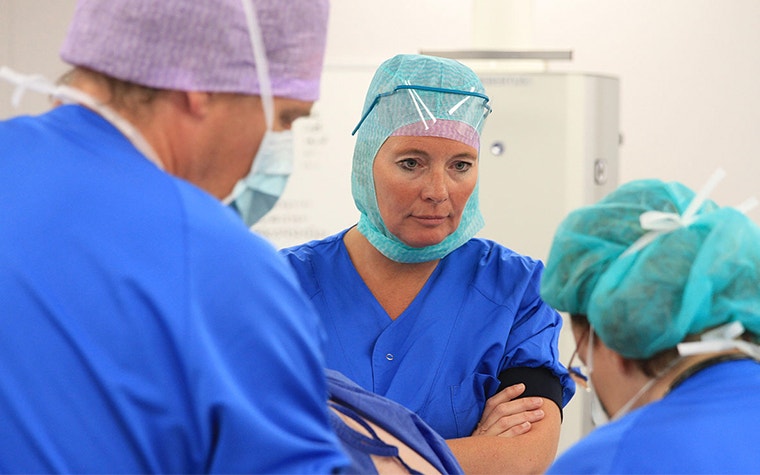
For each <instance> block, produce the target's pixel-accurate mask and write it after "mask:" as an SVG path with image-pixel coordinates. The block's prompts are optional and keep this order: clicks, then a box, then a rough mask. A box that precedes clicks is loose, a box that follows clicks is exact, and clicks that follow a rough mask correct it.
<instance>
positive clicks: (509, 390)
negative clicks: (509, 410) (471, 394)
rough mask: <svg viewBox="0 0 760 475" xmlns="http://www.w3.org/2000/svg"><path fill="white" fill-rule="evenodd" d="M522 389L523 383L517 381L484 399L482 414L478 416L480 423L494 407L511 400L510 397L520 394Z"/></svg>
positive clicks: (523, 387)
mask: <svg viewBox="0 0 760 475" xmlns="http://www.w3.org/2000/svg"><path fill="white" fill-rule="evenodd" d="M524 391H525V385H524V384H523V383H518V384H513V385H512V386H507V387H506V388H504V389H502V390H501V391H499V392H498V393H496V394H494V395H493V396H491V397H490V398H488V400H487V401H486V407H485V408H484V409H483V415H482V416H480V423H483V421H484V420H485V419H487V418H488V416H489V415H490V414H491V412H492V411H493V410H494V408H495V407H498V405H499V404H503V403H505V402H508V401H511V400H512V399H514V398H516V397H518V396H519V395H520V394H522V393H523V392H524Z"/></svg>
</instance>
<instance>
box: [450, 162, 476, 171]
mask: <svg viewBox="0 0 760 475" xmlns="http://www.w3.org/2000/svg"><path fill="white" fill-rule="evenodd" d="M470 168H472V163H470V162H456V163H455V164H454V169H455V170H456V171H458V172H464V171H467V170H469V169H470Z"/></svg>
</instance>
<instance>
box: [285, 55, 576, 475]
mask: <svg viewBox="0 0 760 475" xmlns="http://www.w3.org/2000/svg"><path fill="white" fill-rule="evenodd" d="M490 112H491V107H490V105H489V99H488V97H487V96H486V94H485V90H484V87H483V85H482V83H481V81H480V80H479V78H478V77H477V75H476V74H475V73H474V72H473V71H472V70H471V69H470V68H468V67H466V66H465V65H463V64H461V63H459V62H457V61H454V60H451V59H445V58H440V57H432V56H426V55H397V56H394V57H393V58H390V59H389V60H387V61H385V62H383V63H382V64H381V65H380V66H379V68H378V69H377V71H376V73H375V75H374V78H373V80H372V82H371V84H370V86H369V90H368V92H367V96H366V100H365V103H364V106H363V109H362V114H361V116H360V120H359V122H358V125H357V126H356V128H355V130H354V134H355V135H356V146H355V151H354V157H353V169H352V192H353V197H354V201H355V203H356V206H357V208H358V209H359V211H360V218H359V221H358V224H356V225H354V226H351V227H349V228H348V229H346V230H343V231H341V232H340V233H338V234H336V235H334V236H330V237H327V238H325V239H322V240H318V241H312V242H309V243H305V244H302V245H298V246H294V247H291V248H287V249H283V250H282V251H281V252H282V253H283V255H284V256H286V257H287V259H288V260H289V261H290V263H291V264H292V266H293V268H294V269H295V270H296V273H297V274H298V277H299V279H300V281H301V284H302V286H303V288H304V289H305V291H306V293H307V294H308V296H309V297H310V299H311V301H312V303H313V304H314V305H315V306H316V308H317V310H318V312H319V314H320V316H321V317H322V320H323V322H324V326H325V329H326V331H327V333H328V345H327V366H328V367H329V368H331V369H335V370H338V371H340V372H342V373H343V374H345V375H346V376H347V377H349V378H350V379H352V380H353V381H355V382H357V383H358V384H359V385H360V386H362V387H364V388H366V389H368V390H370V391H373V392H375V393H377V394H380V395H382V396H385V397H388V398H390V399H392V400H394V401H396V402H399V403H401V404H403V405H404V406H406V407H408V408H410V409H411V410H413V411H415V412H416V413H417V414H419V415H420V416H421V417H422V419H423V420H425V421H426V422H427V423H428V424H429V425H431V426H432V427H433V428H434V429H435V430H437V431H438V432H439V433H440V434H441V435H442V436H443V437H444V438H445V439H447V442H448V443H449V446H450V447H451V448H452V450H453V452H454V454H455V455H456V456H457V458H458V460H459V462H460V464H461V465H462V468H463V469H464V471H465V472H479V473H498V472H510V473H524V472H541V471H543V470H545V469H546V468H547V467H548V466H549V464H550V463H551V461H552V460H553V459H554V456H555V453H556V450H557V444H558V438H559V430H560V420H561V408H562V407H564V405H565V404H566V403H567V402H568V401H569V399H570V398H571V397H572V394H573V392H574V388H575V387H574V384H573V382H572V380H571V378H570V377H569V375H568V373H567V371H566V369H565V368H564V367H563V366H562V365H561V363H560V362H559V361H558V350H557V342H558V336H559V331H560V327H561V323H562V319H561V317H560V315H559V314H558V313H557V312H556V311H555V310H553V309H552V308H551V307H549V306H548V305H547V304H545V303H544V302H543V301H542V300H541V298H540V296H539V293H538V285H539V281H540V277H541V273H542V270H543V265H542V264H541V262H539V261H537V260H534V259H531V258H529V257H526V256H522V255H519V254H517V253H515V252H513V251H511V250H509V249H507V248H506V247H504V246H502V245H499V244H497V243H495V242H493V241H489V240H485V239H480V238H476V237H474V236H475V234H476V233H477V232H478V231H479V230H480V229H481V228H482V226H483V218H482V216H481V214H480V211H479V209H478V163H479V157H478V152H479V143H480V132H481V130H482V127H483V124H484V121H485V120H486V118H487V116H488V115H489V113H490Z"/></svg>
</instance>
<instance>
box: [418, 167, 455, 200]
mask: <svg viewBox="0 0 760 475" xmlns="http://www.w3.org/2000/svg"><path fill="white" fill-rule="evenodd" d="M422 193H423V194H422V198H423V199H425V200H427V201H432V202H433V203H436V204H439V203H443V202H444V201H446V200H447V199H448V198H449V188H448V185H447V184H446V173H445V172H442V171H441V172H436V171H433V172H431V173H430V175H428V180H427V183H426V184H425V188H424V189H423V191H422Z"/></svg>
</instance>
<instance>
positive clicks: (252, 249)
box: [0, 106, 347, 473]
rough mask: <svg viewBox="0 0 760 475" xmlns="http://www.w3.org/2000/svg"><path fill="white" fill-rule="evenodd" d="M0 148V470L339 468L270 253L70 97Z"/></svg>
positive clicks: (303, 313)
mask: <svg viewBox="0 0 760 475" xmlns="http://www.w3.org/2000/svg"><path fill="white" fill-rule="evenodd" d="M0 142H2V143H3V147H0V170H1V172H0V197H2V199H3V201H4V202H7V203H8V206H7V207H5V208H4V214H5V216H4V218H7V219H9V220H10V222H14V223H15V225H14V226H13V227H4V226H0V281H3V282H4V284H3V285H2V286H0V302H1V303H0V313H3V314H14V315H19V316H20V315H23V316H24V318H19V319H15V321H14V322H13V324H12V325H11V324H10V323H9V324H8V325H6V327H5V329H4V332H3V335H0V342H2V345H0V346H2V348H0V359H3V360H4V361H8V362H9V363H8V365H9V368H13V371H11V370H10V369H9V370H8V371H7V372H5V373H4V377H3V378H2V381H0V393H6V391H11V389H8V388H13V389H12V391H13V392H19V391H20V394H23V397H19V398H16V399H15V400H13V401H9V400H6V399H3V398H0V418H2V419H3V420H4V421H6V424H3V425H0V438H2V439H3V440H6V441H8V443H7V444H4V445H3V447H0V471H9V472H104V471H120V472H133V473H142V472H186V473H187V472H200V471H225V472H256V473H275V472H287V473H295V472H298V473H326V472H330V471H332V470H333V469H335V468H339V467H342V466H344V465H345V464H346V463H347V459H346V458H345V456H344V455H343V453H342V451H341V449H340V445H339V444H338V441H337V439H336V438H335V436H334V434H333V433H332V431H331V429H330V426H329V421H328V416H327V409H326V405H325V403H326V396H325V394H326V383H325V380H324V374H323V371H322V359H323V356H322V353H321V344H322V340H321V330H320V327H319V324H318V320H317V317H316V315H315V314H314V311H313V309H312V307H311V306H310V305H309V304H308V302H307V301H306V300H305V297H304V296H303V295H302V293H301V292H300V290H299V288H298V284H297V282H296V280H295V277H294V275H293V273H292V271H291V270H290V269H289V267H288V266H287V265H286V264H285V262H284V261H283V259H282V258H281V257H280V256H278V255H277V253H276V252H275V250H274V249H273V248H272V246H271V245H269V244H268V243H267V242H266V241H265V240H263V239H262V238H259V237H257V236H254V235H252V234H251V233H250V232H249V231H248V230H247V229H246V228H245V226H244V225H243V224H242V222H241V221H240V220H239V219H238V218H237V217H236V216H235V215H234V213H232V212H231V211H229V210H227V209H226V208H225V207H224V206H222V205H221V203H219V201H218V200H216V199H215V198H213V197H211V196H210V195H208V194H207V193H205V192H204V191H202V190H200V189H198V188H196V187H195V186H193V185H190V184H189V183H187V182H185V181H183V180H181V179H178V178H175V177H172V176H170V175H168V174H166V173H164V172H162V171H160V170H159V169H158V168H157V167H156V166H155V165H153V163H151V162H149V161H148V160H147V159H146V158H145V157H143V156H142V155H140V154H139V152H138V151H137V150H136V149H135V148H134V147H133V146H132V145H131V144H130V143H129V141H128V140H127V139H126V138H125V137H124V136H122V135H121V134H120V133H119V132H118V131H116V129H114V128H113V127H112V126H111V125H110V124H109V123H108V122H106V121H105V120H103V119H102V118H101V117H100V116H98V115H97V114H94V113H92V112H91V111H89V110H87V109H84V108H82V107H79V106H62V107H59V108H56V109H54V110H53V111H51V112H49V113H47V114H45V115H43V116H40V117H32V118H29V117H27V118H20V119H15V120H12V121H8V122H3V123H0ZM19 197H23V199H19ZM9 250H13V254H10V253H9ZM51 269H54V270H55V271H54V272H51ZM11 296H13V298H11ZM29 342H35V344H33V345H30V344H29ZM13 355H15V356H13ZM6 356H7V358H6ZM10 361H13V362H14V364H12V363H10ZM30 362H34V366H33V370H30V369H32V368H30V367H29V363H30ZM3 387H4V388H5V389H3ZM19 388H23V390H21V389H19ZM50 388H60V390H51V389H50ZM69 391H70V392H69ZM67 394H70V395H69V396H67ZM11 414H13V416H11ZM72 427H76V428H77V430H76V431H72V430H71V428H72ZM41 440H44V441H45V442H40V441H41ZM94 440H97V441H98V442H97V443H93V442H92V441H94ZM29 447H36V450H30V449H29ZM82 447H87V450H86V451H85V450H82ZM40 452H41V453H42V454H43V455H40ZM64 453H65V454H66V455H65V456H63V455H61V456H59V455H60V454H64ZM11 454H13V455H11Z"/></svg>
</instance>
